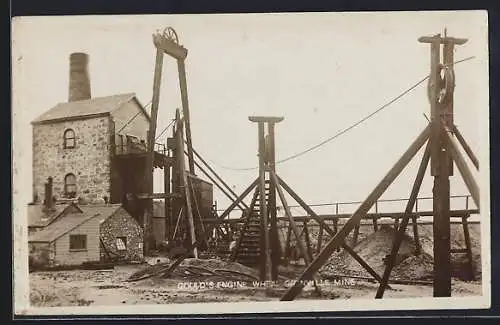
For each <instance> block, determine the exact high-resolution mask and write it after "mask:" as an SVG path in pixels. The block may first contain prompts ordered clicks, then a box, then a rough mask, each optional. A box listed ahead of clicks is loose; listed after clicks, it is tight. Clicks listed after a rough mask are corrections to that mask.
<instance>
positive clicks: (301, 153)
mask: <svg viewBox="0 0 500 325" xmlns="http://www.w3.org/2000/svg"><path fill="white" fill-rule="evenodd" d="M474 58H475V56H469V57H466V58H464V59H461V60H458V61H455V62H453V63H452V64H445V65H443V66H444V67H446V66H450V65H454V64H459V63H462V62H465V61H468V60H471V59H474ZM429 77H430V75H427V76H425V77H423V78H422V79H420V80H419V81H417V82H416V83H415V84H413V85H412V86H411V87H409V88H407V89H406V90H404V91H403V92H401V93H400V94H399V95H397V96H396V97H394V98H393V99H391V100H390V101H388V102H387V103H385V104H384V105H382V106H381V107H379V108H378V109H376V110H375V111H373V112H372V113H370V114H368V115H367V116H365V117H363V118H361V119H360V120H358V121H357V122H355V123H353V124H351V125H350V126H349V127H347V128H345V129H343V130H341V131H339V132H337V133H336V134H334V135H333V136H331V137H329V138H327V139H325V140H323V141H321V142H320V143H318V144H316V145H314V146H311V147H309V148H307V149H305V150H302V151H300V152H298V153H295V154H293V155H291V156H288V157H286V158H283V159H280V160H278V161H276V163H275V164H276V165H278V164H281V163H284V162H287V161H290V160H292V159H295V158H298V157H300V156H302V155H305V154H307V153H309V152H311V151H314V150H316V149H318V148H320V147H322V146H324V145H325V144H327V143H328V142H330V141H332V140H334V139H336V138H338V137H339V136H341V135H343V134H345V133H347V132H348V131H350V130H352V129H354V128H355V127H357V126H359V125H360V124H362V123H364V122H366V121H367V120H369V119H370V118H372V117H373V116H375V115H376V114H378V113H380V112H381V111H382V110H384V109H385V108H387V107H388V106H390V105H392V104H393V103H395V102H397V101H398V100H400V99H401V98H403V97H404V96H406V95H407V94H409V93H410V92H412V91H413V90H414V89H416V88H417V87H418V86H419V85H421V84H422V83H424V82H425V81H426V80H427V79H429ZM207 160H210V159H207ZM210 161H211V162H212V163H213V164H215V165H217V166H219V167H221V168H223V169H227V170H233V171H250V170H257V169H259V167H246V168H235V167H229V166H224V165H221V164H218V163H215V162H214V161H212V160H210Z"/></svg>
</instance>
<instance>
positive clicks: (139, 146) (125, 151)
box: [114, 134, 167, 155]
mask: <svg viewBox="0 0 500 325" xmlns="http://www.w3.org/2000/svg"><path fill="white" fill-rule="evenodd" d="M115 141H116V143H115V149H114V151H115V154H116V155H129V154H140V153H145V152H147V151H148V148H147V142H146V141H144V140H142V139H139V138H138V137H136V136H131V135H123V134H117V135H116V140H115ZM154 151H156V152H158V153H160V154H162V155H166V154H167V146H166V145H165V144H163V143H155V146H154Z"/></svg>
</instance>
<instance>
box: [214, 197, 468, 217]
mask: <svg viewBox="0 0 500 325" xmlns="http://www.w3.org/2000/svg"><path fill="white" fill-rule="evenodd" d="M471 198H472V196H471V195H451V196H450V200H452V201H457V200H461V201H462V202H461V203H462V204H459V205H456V204H455V205H452V204H450V208H451V209H452V210H465V211H472V210H477V207H475V206H474V203H473V201H472V200H471ZM408 200H409V198H400V199H380V200H377V201H375V204H374V205H373V207H372V209H371V210H370V211H369V213H381V214H384V213H387V214H390V213H395V212H397V211H398V212H403V211H404V210H405V206H406V203H407V202H408ZM432 200H433V198H432V197H419V198H417V199H416V201H415V206H414V208H413V211H412V212H413V213H418V212H422V211H425V212H428V211H432ZM425 201H430V203H431V204H430V207H429V208H425V207H424V208H422V206H423V205H424V204H423V203H424V202H425ZM361 203H363V201H346V202H333V203H319V204H310V205H309V206H310V207H311V208H314V207H332V208H333V211H332V210H329V211H328V212H329V213H328V214H332V215H341V214H346V213H352V212H354V211H349V212H345V209H343V208H344V207H346V206H352V207H355V206H356V205H360V204H361ZM384 203H401V205H400V206H399V207H398V208H394V209H391V211H388V209H383V208H382V207H381V206H383V205H384ZM402 203H405V204H404V205H403V204H402ZM277 208H278V210H282V209H283V207H282V206H278V207H277ZM290 208H301V206H300V205H290ZM222 211H225V209H217V212H222ZM292 214H293V212H292ZM318 214H322V213H318ZM230 217H231V216H229V218H230Z"/></svg>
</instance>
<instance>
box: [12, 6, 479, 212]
mask: <svg viewBox="0 0 500 325" xmlns="http://www.w3.org/2000/svg"><path fill="white" fill-rule="evenodd" d="M168 26H171V27H173V28H174V29H175V30H176V31H177V33H178V35H179V38H180V43H181V44H182V45H183V46H185V47H186V48H187V49H188V56H187V59H186V72H187V84H188V96H189V104H190V113H191V126H192V139H193V145H194V148H195V149H196V150H197V151H198V152H199V153H200V154H201V155H202V156H203V157H204V158H205V159H206V160H207V161H208V162H209V163H210V164H211V166H212V167H213V168H214V169H215V170H216V171H217V172H218V173H219V174H220V175H221V177H222V178H223V179H224V180H225V181H226V182H227V183H228V184H230V186H231V187H233V189H234V191H235V192H237V193H241V192H242V191H243V190H244V189H245V188H246V187H247V186H248V185H249V184H250V183H251V182H252V181H253V180H254V179H255V178H256V177H257V176H258V174H257V171H256V170H250V171H235V170H230V169H227V168H225V167H232V168H246V167H254V166H257V164H258V160H257V159H258V158H257V126H256V125H255V124H254V123H251V122H250V121H249V120H248V117H249V116H251V115H272V116H283V117H284V121H283V122H281V123H279V124H278V125H277V126H276V154H277V159H278V160H279V159H281V158H285V157H288V156H290V155H292V154H295V153H297V152H300V151H302V150H304V149H307V148H309V147H311V146H313V145H316V144H317V143H319V142H321V141H323V140H325V139H326V138H329V137H331V136H332V135H334V134H336V133H337V132H339V131H341V130H343V129H345V128H346V127H349V126H350V125H352V124H353V123H355V122H357V121H358V120H360V119H361V118H363V117H365V116H367V115H368V114H370V113H372V112H373V111H375V110H376V109H378V108H379V107H381V106H382V105H384V104H385V103H387V102H388V101H390V100H391V99H393V98H394V97H396V96H397V95H399V94H400V93H401V92H403V91H404V90H406V89H407V88H409V87H410V86H412V85H413V84H415V83H416V82H417V81H418V80H420V79H421V78H423V77H424V76H426V75H427V74H428V73H429V69H430V62H429V61H430V48H429V45H428V44H422V43H419V42H418V41H417V39H418V38H419V37H420V36H431V35H433V34H437V33H443V30H444V28H447V33H448V35H449V36H453V37H459V38H467V39H468V42H467V43H466V44H464V45H461V46H458V47H457V48H456V49H455V60H460V59H463V58H466V57H470V56H474V57H475V58H474V59H472V60H469V61H466V62H463V63H461V64H460V65H457V66H456V68H455V74H456V88H455V124H456V125H457V126H458V128H459V129H460V130H461V132H462V134H463V135H464V136H465V137H466V139H467V141H468V143H469V145H470V146H471V147H472V149H473V150H474V152H476V154H477V155H478V157H479V160H480V162H481V166H482V167H483V168H482V169H481V173H477V172H475V171H474V175H475V176H476V177H478V182H479V183H480V184H481V183H482V182H484V181H486V180H488V179H489V171H488V166H487V164H486V162H487V161H489V156H488V149H489V144H488V136H489V135H488V126H489V124H488V108H489V97H488V85H489V82H488V38H487V31H488V29H487V16H486V13H485V12H479V11H463V12H420V13H418V12H412V13H409V12H399V13H396V12H393V13H383V12H378V13H314V14H305V13H303V14H251V15H250V14H238V15H171V16H165V15H155V16H88V17H30V18H16V20H15V21H14V23H13V54H12V55H13V85H14V88H13V94H14V97H13V98H14V101H13V125H14V129H13V130H14V133H13V143H14V144H13V154H14V180H13V182H14V194H15V195H17V198H18V199H19V201H17V202H19V203H20V204H27V203H28V202H29V201H30V200H31V197H32V196H31V193H30V192H31V182H32V171H31V168H32V167H31V162H32V157H31V154H32V152H31V135H32V133H31V125H30V122H31V121H32V120H34V119H35V118H36V117H37V116H38V115H40V114H42V113H43V112H45V111H46V110H48V109H50V108H51V107H53V106H54V105H56V104H57V103H60V102H66V101H67V99H68V76H69V54H70V53H72V52H79V51H84V52H87V53H88V54H89V55H90V62H89V73H90V79H91V90H92V96H93V97H100V96H108V95H113V94H118V93H128V92H135V93H136V95H137V97H138V99H139V100H140V101H141V102H142V103H143V104H146V103H148V102H149V101H150V100H151V97H152V86H153V72H154V61H155V48H154V45H153V42H152V34H153V33H154V32H155V31H156V30H159V29H163V28H165V27H168ZM425 85H426V84H425V83H424V84H422V85H420V86H419V87H418V88H416V89H415V90H414V91H413V92H411V93H410V94H408V95H407V96H405V97H403V98H402V99H401V100H399V101H397V102H396V103H394V104H392V105H390V106H388V107H387V108H386V109H384V110H382V111H381V112H380V113H378V114H377V115H375V116H374V117H372V118H370V119H369V120H368V121H367V122H365V123H363V124H361V125H359V126H358V127H356V128H354V129H352V130H351V131H349V132H347V133H345V134H343V135H341V136H339V137H338V138H336V139H335V140H333V141H331V142H329V143H327V144H325V145H324V146H322V147H320V148H319V149H317V150H315V151H312V152H309V153H308V154H306V155H303V156H301V157H299V158H297V159H294V160H291V161H288V162H286V163H283V164H280V165H278V166H277V173H278V175H280V176H281V178H283V179H284V180H285V181H286V182H287V183H288V184H289V185H290V186H291V187H292V188H293V189H294V190H295V191H296V192H297V193H298V194H299V195H300V196H301V197H302V198H303V199H304V200H305V201H306V202H307V203H310V204H315V203H327V202H343V201H362V200H364V199H365V198H366V197H367V196H368V194H369V193H370V191H371V190H372V189H373V188H374V187H375V186H376V185H377V183H378V182H379V181H380V180H381V179H382V178H383V177H384V175H385V174H386V173H387V171H388V170H389V169H390V168H391V167H392V166H393V164H394V163H395V162H396V161H397V159H398V158H399V157H400V156H401V155H402V154H403V152H404V151H405V150H406V149H407V148H408V146H409V145H410V144H411V142H412V141H413V140H414V139H415V138H416V137H417V135H418V134H419V133H420V132H421V131H422V130H423V129H424V128H425V126H426V124H427V121H426V119H425V117H424V113H425V114H427V116H429V110H430V106H429V102H428V100H427V96H426V87H425ZM180 107H181V100H180V92H179V84H178V75H177V66H176V63H175V61H174V59H172V58H170V57H167V56H165V61H164V65H163V79H162V85H161V98H160V106H159V116H158V132H160V131H161V130H162V129H163V128H164V127H165V126H167V124H168V123H169V122H170V120H171V119H172V118H173V117H174V114H175V109H176V108H180ZM169 133H170V132H169ZM159 140H160V141H165V137H162V138H161V139H159ZM422 151H423V148H422ZM421 156H422V154H421V153H419V154H418V155H417V156H416V157H415V159H414V160H413V161H412V162H411V163H410V164H409V166H408V167H407V168H406V169H405V171H403V173H402V174H401V175H400V176H399V177H398V179H397V180H396V181H395V183H394V184H393V185H392V186H391V187H390V188H389V189H388V191H387V192H386V193H385V194H384V195H383V196H382V198H406V197H408V196H409V193H410V191H411V187H412V184H413V180H414V178H415V174H416V169H417V167H418V164H419V162H420V157H421ZM470 166H471V169H472V165H471V164H470ZM198 174H200V175H201V173H198ZM154 187H155V192H161V191H162V189H163V179H162V176H161V174H160V173H156V175H155V184H154ZM25 189H29V191H26V190H25ZM431 190H432V178H431V177H430V175H429V171H427V174H426V178H425V180H424V184H423V186H422V189H421V194H420V196H430V195H431V193H432V191H431ZM481 190H482V193H481V195H483V194H484V193H485V191H486V192H489V189H488V188H487V187H482V188H481ZM451 193H452V194H455V195H462V194H468V191H467V189H466V187H465V186H464V183H463V181H462V180H461V178H460V176H459V173H458V170H457V169H455V176H453V177H452V178H451ZM214 196H215V199H217V201H218V205H219V207H220V208H224V207H226V206H227V205H228V200H227V199H225V197H223V196H222V195H221V194H220V193H219V192H218V191H217V190H216V189H215V194H214ZM488 201H489V199H488ZM288 202H289V203H290V204H295V203H294V202H293V200H291V199H289V200H288ZM452 204H455V203H452ZM456 204H458V205H457V206H456V207H457V208H464V205H463V204H464V203H463V201H461V202H459V203H456ZM402 208H403V207H401V209H402ZM328 209H332V208H331V207H330V208H328ZM317 211H318V212H324V211H320V210H317Z"/></svg>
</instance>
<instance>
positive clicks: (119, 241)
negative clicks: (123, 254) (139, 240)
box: [116, 237, 127, 251]
mask: <svg viewBox="0 0 500 325" xmlns="http://www.w3.org/2000/svg"><path fill="white" fill-rule="evenodd" d="M116 249H118V250H119V251H124V250H126V249H127V237H116Z"/></svg>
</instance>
